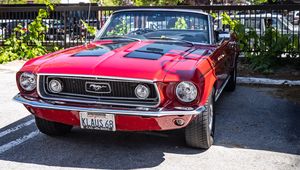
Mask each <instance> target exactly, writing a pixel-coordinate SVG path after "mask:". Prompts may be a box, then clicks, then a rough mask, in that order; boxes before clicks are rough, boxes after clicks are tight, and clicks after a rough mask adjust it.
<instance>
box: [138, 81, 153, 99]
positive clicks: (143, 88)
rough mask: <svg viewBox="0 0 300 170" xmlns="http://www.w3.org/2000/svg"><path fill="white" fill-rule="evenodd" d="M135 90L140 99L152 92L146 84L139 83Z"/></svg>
mask: <svg viewBox="0 0 300 170" xmlns="http://www.w3.org/2000/svg"><path fill="white" fill-rule="evenodd" d="M134 92H135V95H136V97H138V98H139V99H146V98H147V97H148V96H149V94H150V89H149V88H148V87H147V86H146V85H143V84H139V85H137V86H136V88H135V90H134Z"/></svg>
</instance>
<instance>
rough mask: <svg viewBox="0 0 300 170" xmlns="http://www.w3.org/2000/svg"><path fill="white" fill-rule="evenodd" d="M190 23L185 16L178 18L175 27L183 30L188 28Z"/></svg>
mask: <svg viewBox="0 0 300 170" xmlns="http://www.w3.org/2000/svg"><path fill="white" fill-rule="evenodd" d="M187 27H188V25H187V23H186V21H185V19H184V17H180V18H178V19H177V21H176V22H175V28H174V29H181V30H185V29H187Z"/></svg>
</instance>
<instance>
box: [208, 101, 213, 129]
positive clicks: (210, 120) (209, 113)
mask: <svg viewBox="0 0 300 170" xmlns="http://www.w3.org/2000/svg"><path fill="white" fill-rule="evenodd" d="M213 114H214V113H213V105H212V104H210V105H209V112H208V128H209V131H210V133H212V127H213Z"/></svg>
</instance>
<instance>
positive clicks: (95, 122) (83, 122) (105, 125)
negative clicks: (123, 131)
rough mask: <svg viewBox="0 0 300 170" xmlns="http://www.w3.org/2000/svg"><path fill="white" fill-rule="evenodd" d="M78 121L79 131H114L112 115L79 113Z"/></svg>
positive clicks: (114, 123) (114, 125) (114, 122)
mask: <svg viewBox="0 0 300 170" xmlns="http://www.w3.org/2000/svg"><path fill="white" fill-rule="evenodd" d="M79 119H80V128H81V129H92V130H103V131H116V121H115V115H114V114H107V113H97V112H79Z"/></svg>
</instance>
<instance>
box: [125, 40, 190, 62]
mask: <svg viewBox="0 0 300 170" xmlns="http://www.w3.org/2000/svg"><path fill="white" fill-rule="evenodd" d="M188 49H189V47H188V46H183V45H182V44H180V45H179V44H176V43H169V42H155V43H153V44H149V45H145V46H143V47H141V48H139V49H136V50H134V51H133V52H131V53H128V54H127V55H126V56H125V57H126V58H138V59H147V60H158V59H159V58H161V57H162V56H163V55H165V54H167V53H169V54H172V50H176V51H186V50H188Z"/></svg>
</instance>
